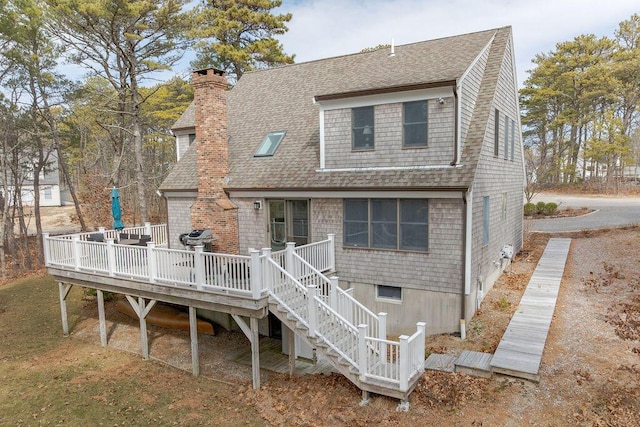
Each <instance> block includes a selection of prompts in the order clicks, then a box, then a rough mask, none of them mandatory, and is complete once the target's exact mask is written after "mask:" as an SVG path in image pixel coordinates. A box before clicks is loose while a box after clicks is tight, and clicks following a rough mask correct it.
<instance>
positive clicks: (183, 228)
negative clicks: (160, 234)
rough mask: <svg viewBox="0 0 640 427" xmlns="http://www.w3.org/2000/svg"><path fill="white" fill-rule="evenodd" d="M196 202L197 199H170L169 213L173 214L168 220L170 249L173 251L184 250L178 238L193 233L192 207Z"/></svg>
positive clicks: (168, 200)
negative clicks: (183, 234)
mask: <svg viewBox="0 0 640 427" xmlns="http://www.w3.org/2000/svg"><path fill="white" fill-rule="evenodd" d="M195 201H196V198H195V197H179V196H178V197H168V198H167V211H168V212H171V214H170V215H169V218H168V224H167V225H168V227H169V234H170V235H169V247H170V248H171V249H183V246H182V244H181V243H180V240H178V238H179V237H180V234H182V233H188V232H189V231H191V205H193V204H194V203H195Z"/></svg>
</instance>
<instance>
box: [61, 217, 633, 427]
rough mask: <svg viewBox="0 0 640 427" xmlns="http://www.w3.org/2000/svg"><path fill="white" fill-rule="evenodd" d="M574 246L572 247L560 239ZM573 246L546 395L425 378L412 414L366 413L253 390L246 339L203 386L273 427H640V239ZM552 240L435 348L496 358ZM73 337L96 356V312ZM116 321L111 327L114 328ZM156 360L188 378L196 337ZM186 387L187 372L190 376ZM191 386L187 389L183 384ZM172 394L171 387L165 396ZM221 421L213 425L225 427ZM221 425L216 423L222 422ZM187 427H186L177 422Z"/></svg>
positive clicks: (220, 348) (587, 238) (206, 360)
mask: <svg viewBox="0 0 640 427" xmlns="http://www.w3.org/2000/svg"><path fill="white" fill-rule="evenodd" d="M563 237H565V236H563ZM569 237H572V238H573V241H572V245H571V250H570V253H569V259H568V261H567V268H566V271H565V275H564V277H563V281H562V285H561V290H560V295H559V298H558V303H557V306H556V312H555V316H554V320H553V322H552V326H551V330H550V333H549V337H548V339H547V343H546V347H545V352H544V355H543V359H542V365H541V377H542V379H541V381H540V383H538V384H536V383H531V382H528V381H524V380H520V379H513V378H509V377H503V376H495V375H494V377H493V378H491V379H481V378H475V377H470V376H467V375H464V374H450V373H438V372H426V373H425V374H424V377H423V379H422V381H421V383H420V384H419V386H418V387H417V389H416V391H415V392H414V393H413V394H412V395H411V409H410V411H409V412H408V413H401V412H396V410H395V408H396V404H397V401H395V400H393V399H387V398H384V397H377V396H376V397H374V399H372V402H371V403H370V404H369V406H365V407H360V406H359V405H358V403H359V400H360V395H359V392H358V390H357V389H356V388H355V387H354V386H352V385H351V384H350V383H349V382H348V381H347V380H346V379H344V378H343V377H341V376H339V375H337V374H336V375H329V376H327V375H315V376H303V377H294V378H292V379H290V378H288V376H286V375H283V374H277V373H272V372H267V371H264V370H263V371H262V373H261V375H262V387H261V388H260V390H257V391H256V390H252V389H251V374H250V368H249V367H246V366H241V365H238V364H236V363H234V362H233V361H231V360H228V357H226V356H224V354H225V353H224V352H225V351H227V353H226V354H228V351H229V350H230V349H231V350H233V351H235V349H237V348H240V347H242V346H247V345H248V343H247V342H246V339H244V337H243V336H242V335H240V334H230V333H222V334H219V335H217V336H214V337H202V338H201V341H200V357H201V370H202V374H203V375H204V376H206V377H208V378H211V379H213V380H214V382H212V383H211V384H212V385H211V387H214V388H215V387H216V381H217V382H219V383H220V384H222V383H225V384H226V385H227V386H228V385H233V387H236V389H237V393H236V394H235V395H233V396H229V399H230V401H231V403H232V402H233V401H236V402H237V403H238V404H242V405H250V406H251V407H253V408H255V409H256V410H257V411H258V413H259V414H260V416H261V417H262V419H263V421H266V422H267V423H269V424H271V425H299V426H307V425H326V426H335V425H349V426H365V425H367V426H369V425H434V426H435V425H460V426H481V425H482V426H523V425H535V426H539V425H542V426H565V425H589V426H590V425H603V426H604V425H616V426H637V425H638V420H640V273H639V272H640V258H639V257H638V247H639V246H640V229H639V228H629V229H624V230H614V231H599V232H584V233H579V234H577V235H571V236H569ZM548 238H549V236H548V235H542V234H538V233H535V235H534V238H533V241H531V242H530V243H528V244H527V246H525V250H524V251H523V253H522V254H521V255H520V256H519V257H518V258H517V259H516V262H515V263H514V264H513V268H511V270H510V272H509V273H508V274H506V275H504V276H503V277H502V278H501V279H500V281H499V282H498V284H496V286H495V287H494V289H493V290H492V291H491V292H490V293H489V294H488V295H487V298H486V299H485V301H484V302H483V305H482V307H481V310H480V311H479V312H478V314H477V316H476V317H475V318H474V320H473V321H472V322H471V324H470V326H469V333H468V336H467V340H466V341H464V342H461V341H460V340H459V339H458V338H455V337H451V336H439V337H430V338H428V339H427V346H428V348H430V349H432V350H433V351H438V352H454V353H455V352H458V351H460V350H461V349H462V348H468V349H473V350H480V351H487V352H492V351H493V350H494V349H495V346H496V345H497V342H498V340H499V338H500V337H501V335H502V331H504V328H506V325H507V324H508V321H509V318H510V316H511V313H512V312H513V310H515V307H516V306H517V303H518V301H519V298H520V296H521V294H522V291H523V290H524V287H525V286H526V284H527V282H528V279H529V276H530V275H531V273H532V271H533V269H534V268H535V265H536V263H537V258H538V257H539V256H540V253H541V251H542V249H543V248H544V245H545V244H546V241H547V239H548ZM85 315H86V316H87V317H86V318H85V319H84V320H82V321H81V322H80V323H79V324H77V325H76V326H75V328H74V337H76V339H82V340H86V342H87V345H99V342H100V339H99V333H98V327H97V310H96V308H95V304H93V303H91V304H87V306H86V308H85ZM113 316H115V315H114V314H113V313H111V314H108V315H107V319H108V320H113V319H114V317H113ZM117 320H118V322H119V324H118V326H113V328H115V329H114V330H113V333H112V336H111V340H110V343H109V347H110V348H115V349H122V350H127V351H130V352H134V353H138V354H139V339H140V338H139V331H138V329H137V325H136V322H133V321H130V320H127V319H125V318H118V319H117ZM150 334H151V336H152V339H151V342H152V344H151V356H152V357H154V358H156V359H158V360H160V361H163V362H165V363H169V364H171V365H173V366H176V367H179V368H181V369H185V370H186V371H189V370H190V356H189V342H188V335H187V334H186V333H183V332H176V331H171V330H166V329H162V328H155V327H151V328H150ZM184 375H185V376H189V375H190V374H189V373H188V372H185V373H184ZM185 383H186V384H188V383H189V381H187V380H185ZM166 387H167V388H168V390H170V389H171V388H172V387H173V385H172V384H166ZM224 417H225V414H224V413H223V412H218V413H216V415H215V417H214V418H212V419H211V422H212V423H214V424H215V422H220V421H221V420H224ZM216 420H217V421H216ZM176 421H177V422H178V423H180V420H176Z"/></svg>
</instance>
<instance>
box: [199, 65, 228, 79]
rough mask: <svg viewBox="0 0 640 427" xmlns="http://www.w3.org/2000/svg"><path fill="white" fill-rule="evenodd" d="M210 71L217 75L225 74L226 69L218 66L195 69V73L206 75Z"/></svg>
mask: <svg viewBox="0 0 640 427" xmlns="http://www.w3.org/2000/svg"><path fill="white" fill-rule="evenodd" d="M209 71H213V74H214V75H216V76H220V77H222V76H224V74H225V73H224V71H223V70H219V69H217V68H213V67H209V68H202V69H200V70H193V72H194V73H197V74H200V75H201V76H206V75H207V74H208V73H209Z"/></svg>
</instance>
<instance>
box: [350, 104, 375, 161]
mask: <svg viewBox="0 0 640 427" xmlns="http://www.w3.org/2000/svg"><path fill="white" fill-rule="evenodd" d="M373 116H374V114H373V106H370V107H359V108H354V109H352V110H351V133H352V140H351V144H352V145H351V148H352V149H353V150H373V148H374V142H375V138H374V136H375V134H374V131H375V128H374V119H373Z"/></svg>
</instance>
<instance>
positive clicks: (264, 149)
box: [253, 131, 287, 157]
mask: <svg viewBox="0 0 640 427" xmlns="http://www.w3.org/2000/svg"><path fill="white" fill-rule="evenodd" d="M286 133H287V132H286V131H279V132H269V133H268V134H267V136H265V137H264V139H263V140H262V144H260V147H258V151H256V154H254V155H253V156H254V157H270V156H273V153H275V152H276V149H277V148H278V145H280V141H282V138H284V136H285V134H286Z"/></svg>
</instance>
